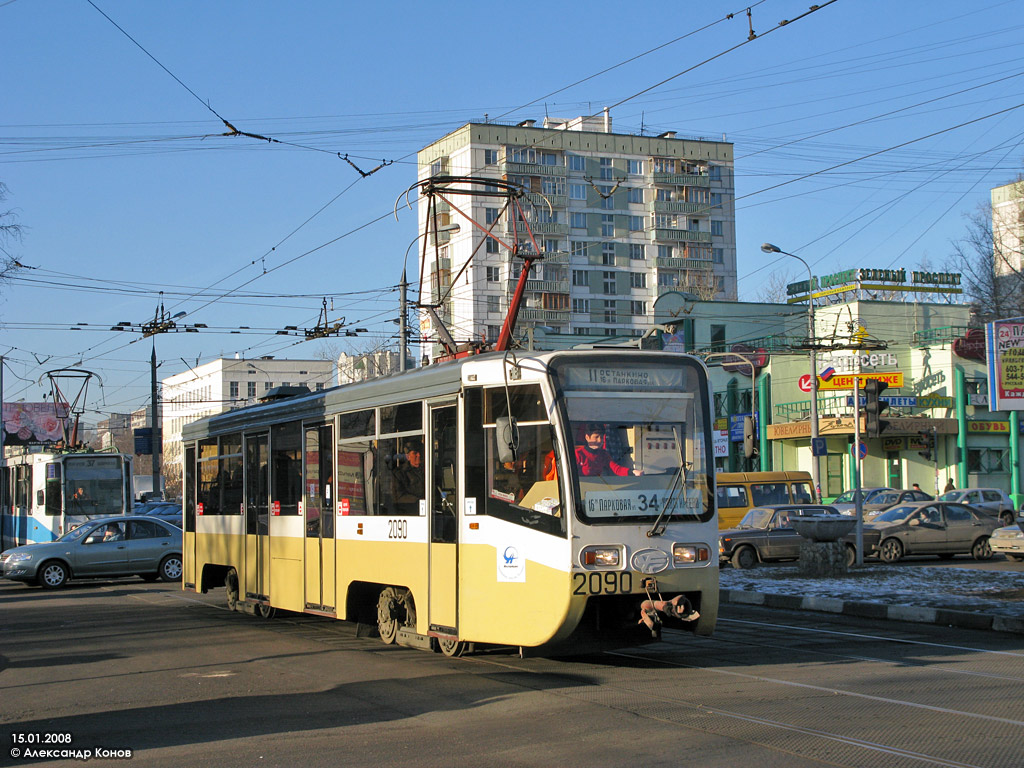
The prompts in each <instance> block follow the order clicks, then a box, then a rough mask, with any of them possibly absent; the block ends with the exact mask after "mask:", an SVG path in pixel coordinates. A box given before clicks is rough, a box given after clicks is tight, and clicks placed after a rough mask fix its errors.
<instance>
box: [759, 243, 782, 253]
mask: <svg viewBox="0 0 1024 768" xmlns="http://www.w3.org/2000/svg"><path fill="white" fill-rule="evenodd" d="M761 250H762V251H764V252H765V253H782V249H781V248H779V246H777V245H772V244H771V243H762V244H761Z"/></svg>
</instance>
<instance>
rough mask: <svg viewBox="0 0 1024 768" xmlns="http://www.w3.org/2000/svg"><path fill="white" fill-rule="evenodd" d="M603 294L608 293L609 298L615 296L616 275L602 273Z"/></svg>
mask: <svg viewBox="0 0 1024 768" xmlns="http://www.w3.org/2000/svg"><path fill="white" fill-rule="evenodd" d="M601 279H602V287H603V291H602V293H606V294H608V295H609V296H614V295H615V273H614V272H602V273H601Z"/></svg>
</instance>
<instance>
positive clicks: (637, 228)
mask: <svg viewBox="0 0 1024 768" xmlns="http://www.w3.org/2000/svg"><path fill="white" fill-rule="evenodd" d="M629 231H630V232H643V231H644V217H643V216H630V217H629Z"/></svg>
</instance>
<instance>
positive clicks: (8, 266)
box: [0, 181, 24, 280]
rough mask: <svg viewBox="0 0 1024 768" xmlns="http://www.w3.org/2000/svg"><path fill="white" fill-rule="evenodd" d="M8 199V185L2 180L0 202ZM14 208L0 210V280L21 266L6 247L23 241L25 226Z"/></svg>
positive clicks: (0, 182) (0, 183)
mask: <svg viewBox="0 0 1024 768" xmlns="http://www.w3.org/2000/svg"><path fill="white" fill-rule="evenodd" d="M5 200H7V185H6V184H4V183H3V182H2V181H0V203H3V202H4V201H5ZM17 218H18V217H17V214H16V213H15V212H14V211H13V210H7V211H4V210H0V280H3V279H6V278H8V277H10V276H11V274H13V273H14V272H15V271H16V270H17V269H19V268H20V267H21V264H20V263H19V262H18V260H17V259H16V258H15V257H14V256H13V255H12V254H11V253H10V252H9V251H8V250H7V249H6V248H5V247H4V246H5V245H6V244H8V243H10V242H13V241H19V242H20V241H21V236H22V234H24V227H23V226H22V225H21V224H19V223H18V220H17Z"/></svg>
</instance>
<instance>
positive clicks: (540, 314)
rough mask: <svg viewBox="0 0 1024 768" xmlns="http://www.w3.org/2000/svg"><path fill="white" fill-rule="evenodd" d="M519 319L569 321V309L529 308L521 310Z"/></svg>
mask: <svg viewBox="0 0 1024 768" xmlns="http://www.w3.org/2000/svg"><path fill="white" fill-rule="evenodd" d="M519 319H520V320H522V321H524V322H541V323H568V322H569V310H567V309H566V310H561V309H529V308H526V307H524V308H523V309H521V310H519Z"/></svg>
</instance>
